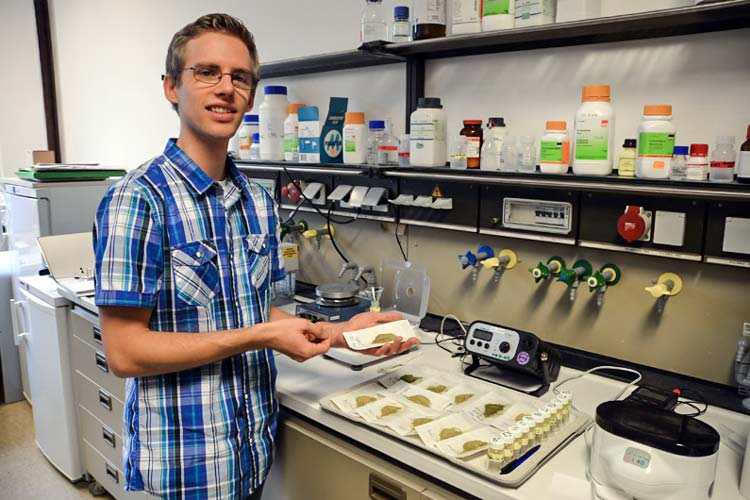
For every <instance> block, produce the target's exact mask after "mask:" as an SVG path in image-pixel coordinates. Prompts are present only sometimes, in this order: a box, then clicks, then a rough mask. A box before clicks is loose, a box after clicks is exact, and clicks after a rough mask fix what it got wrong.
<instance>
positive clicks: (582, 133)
mask: <svg viewBox="0 0 750 500" xmlns="http://www.w3.org/2000/svg"><path fill="white" fill-rule="evenodd" d="M582 101H583V102H582V104H581V105H580V106H579V107H578V111H576V120H575V150H574V156H573V173H574V174H576V175H599V176H604V175H609V174H611V173H612V154H613V152H614V148H613V146H614V136H615V134H614V132H615V111H614V109H612V105H611V104H610V102H609V101H610V89H609V85H586V86H585V87H583V96H582Z"/></svg>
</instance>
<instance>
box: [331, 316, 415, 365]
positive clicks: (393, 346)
mask: <svg viewBox="0 0 750 500" xmlns="http://www.w3.org/2000/svg"><path fill="white" fill-rule="evenodd" d="M400 319H403V316H401V313H397V312H387V313H383V312H365V313H360V314H357V315H356V316H354V317H353V318H352V319H350V320H349V321H346V322H343V323H332V324H330V326H328V328H327V329H326V330H327V333H328V335H329V336H330V339H331V347H345V348H347V349H348V348H349V346H348V345H347V343H346V339H344V332H352V331H354V330H361V329H363V328H369V327H371V326H375V325H378V324H380V323H390V322H391V321H398V320H400ZM417 344H419V339H418V338H410V339H407V340H406V341H403V339H402V338H401V337H397V338H396V340H394V341H393V342H389V343H387V344H383V345H382V346H380V347H373V348H371V349H365V350H363V351H357V352H360V353H362V354H369V355H371V356H390V355H392V354H400V353H402V352H404V351H406V350H407V349H410V348H412V347H414V346H415V345H417Z"/></svg>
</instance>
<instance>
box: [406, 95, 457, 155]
mask: <svg viewBox="0 0 750 500" xmlns="http://www.w3.org/2000/svg"><path fill="white" fill-rule="evenodd" d="M447 128H448V117H447V115H446V113H445V111H443V106H442V104H441V103H440V98H439V97H420V98H419V100H418V101H417V109H416V111H414V112H413V113H412V114H411V119H410V133H409V160H410V162H411V165H412V166H414V167H444V166H445V162H446V160H447V157H448V144H447V142H446V130H447Z"/></svg>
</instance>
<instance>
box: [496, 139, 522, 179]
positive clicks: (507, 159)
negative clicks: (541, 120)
mask: <svg viewBox="0 0 750 500" xmlns="http://www.w3.org/2000/svg"><path fill="white" fill-rule="evenodd" d="M500 171H501V172H517V171H518V146H517V143H516V138H515V137H506V138H505V140H503V147H502V149H501V150H500Z"/></svg>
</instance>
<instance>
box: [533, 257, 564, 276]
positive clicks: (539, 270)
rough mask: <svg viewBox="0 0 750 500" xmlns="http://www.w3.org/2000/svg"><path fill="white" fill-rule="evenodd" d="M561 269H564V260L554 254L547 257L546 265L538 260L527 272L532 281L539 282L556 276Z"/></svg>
mask: <svg viewBox="0 0 750 500" xmlns="http://www.w3.org/2000/svg"><path fill="white" fill-rule="evenodd" d="M563 269H565V260H564V259H563V258H562V257H558V256H556V255H555V256H552V257H550V258H549V259H547V264H546V265H545V264H543V263H541V262H540V263H539V264H537V265H536V267H532V268H530V269H529V272H530V273H531V276H532V277H533V278H534V282H535V283H539V282H540V281H541V280H543V279H549V278H553V277H555V276H557V275H558V274H560V271H562V270H563Z"/></svg>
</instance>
